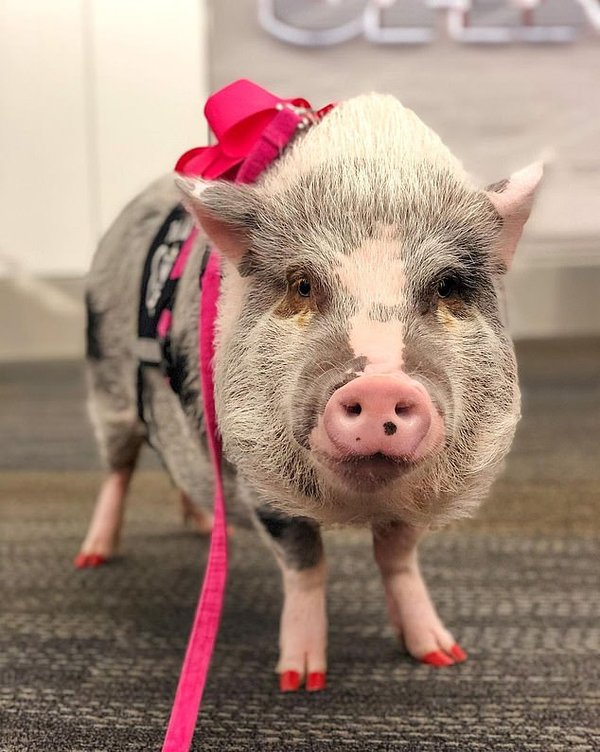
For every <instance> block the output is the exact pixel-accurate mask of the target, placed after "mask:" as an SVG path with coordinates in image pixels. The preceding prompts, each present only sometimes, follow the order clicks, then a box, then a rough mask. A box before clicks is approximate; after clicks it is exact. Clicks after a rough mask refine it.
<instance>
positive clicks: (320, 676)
mask: <svg viewBox="0 0 600 752" xmlns="http://www.w3.org/2000/svg"><path fill="white" fill-rule="evenodd" d="M326 686H327V674H326V673H325V672H324V671H313V672H312V673H310V674H309V675H308V676H307V677H306V691H307V692H320V691H321V690H322V689H325V687H326Z"/></svg>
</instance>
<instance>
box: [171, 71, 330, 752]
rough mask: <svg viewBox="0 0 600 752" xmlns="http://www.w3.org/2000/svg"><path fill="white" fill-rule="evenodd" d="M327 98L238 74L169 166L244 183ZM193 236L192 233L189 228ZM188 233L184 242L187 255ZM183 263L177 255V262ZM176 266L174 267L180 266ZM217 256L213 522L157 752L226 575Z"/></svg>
mask: <svg viewBox="0 0 600 752" xmlns="http://www.w3.org/2000/svg"><path fill="white" fill-rule="evenodd" d="M331 107H332V105H328V106H327V107H325V108H323V109H322V110H319V111H318V112H316V113H313V112H312V111H311V110H310V105H309V104H308V102H307V101H306V100H305V99H300V98H296V99H280V98H278V97H276V96H274V95H273V94H271V93H269V92H268V91H266V90H265V89H262V88H261V87H260V86H257V85H256V84H253V83H252V82H251V81H246V80H240V81H235V82H234V83H232V84H230V85H229V86H226V87H225V88H224V89H221V90H220V91H218V92H216V93H215V94H213V95H212V96H211V97H210V98H209V99H208V101H207V102H206V107H205V108H204V113H205V115H206V119H207V120H208V122H209V124H210V126H211V128H212V130H213V132H214V133H215V135H216V136H217V138H218V142H217V143H216V144H215V145H213V146H205V147H200V148H197V149H191V150H190V151H188V152H186V153H185V154H184V155H183V156H182V157H180V159H179V160H178V162H177V165H176V167H175V169H176V171H177V172H179V173H182V174H184V175H188V176H190V175H191V176H201V177H203V178H204V179H207V180H214V179H215V178H223V179H227V180H234V181H235V182H236V183H252V182H254V181H255V180H256V179H257V178H258V176H259V175H260V174H261V173H262V171H263V170H264V169H265V168H266V167H268V165H269V164H271V162H273V160H275V159H277V157H278V156H279V155H280V154H281V152H282V150H283V148H284V147H285V146H286V145H287V144H288V143H289V141H290V140H291V139H292V138H293V136H294V133H295V132H296V130H297V128H298V127H299V126H300V125H302V124H305V125H307V124H309V123H310V122H315V121H316V120H318V119H320V118H321V117H322V116H323V115H324V114H325V113H326V112H328V111H329V110H330V109H331ZM192 237H193V239H195V233H193V235H192ZM192 237H190V238H188V241H186V243H185V245H184V248H186V249H187V252H186V254H185V256H186V258H187V255H188V254H189V250H190V247H191V243H192V242H193V240H192ZM183 263H185V259H183V261H182V264H183ZM180 271H181V270H179V273H180ZM219 287H220V270H219V256H218V254H217V253H211V255H210V258H209V260H208V264H207V267H206V270H205V272H204V276H203V278H202V296H201V301H200V312H199V326H198V336H199V343H198V352H199V358H200V379H201V384H202V400H203V406H204V421H205V425H206V433H207V439H208V446H209V451H210V455H211V459H212V463H213V467H214V476H215V493H214V522H213V529H212V535H211V540H210V549H209V553H208V562H207V565H206V570H205V573H204V582H203V583H202V590H201V593H200V599H199V601H198V606H197V608H196V613H195V615H194V621H193V624H192V629H191V632H190V637H189V640H188V645H187V649H186V653H185V658H184V661H183V665H182V668H181V674H180V676H179V683H178V685H177V691H176V694H175V700H174V702H173V708H172V710H171V717H170V719H169V725H168V727H167V733H166V736H165V740H164V743H163V747H162V752H188V750H189V749H190V746H191V743H192V738H193V736H194V729H195V726H196V719H197V717H198V711H199V709H200V703H201V701H202V694H203V692H204V687H205V685H206V679H207V677H208V670H209V666H210V660H211V658H212V654H213V650H214V646H215V642H216V639H217V634H218V631H219V622H220V619H221V611H222V608H223V599H224V594H225V583H226V580H227V526H226V513H225V498H224V495H223V480H222V475H221V439H220V436H219V432H218V426H217V418H216V412H215V402H214V383H213V359H214V354H215V351H214V334H215V321H216V317H217V303H218V298H219Z"/></svg>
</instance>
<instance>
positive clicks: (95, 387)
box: [77, 94, 542, 691]
mask: <svg viewBox="0 0 600 752" xmlns="http://www.w3.org/2000/svg"><path fill="white" fill-rule="evenodd" d="M541 174H542V167H541V165H540V164H533V165H531V166H529V167H527V168H525V169H523V170H521V171H519V172H517V173H515V174H513V175H512V176H511V177H510V178H508V179H504V180H502V181H501V182H498V183H496V184H494V185H492V186H489V187H488V188H487V189H485V190H483V189H479V188H477V187H476V186H474V185H473V183H472V181H471V180H470V179H469V177H468V176H467V174H466V173H465V171H464V169H463V168H462V166H461V164H460V162H459V161H458V160H457V159H456V158H455V157H454V156H453V155H452V154H451V153H450V152H449V150H448V149H447V148H446V147H445V146H444V144H443V143H442V142H441V141H440V139H439V137H438V136H437V135H436V134H435V133H434V132H433V131H431V130H430V129H429V128H428V127H427V126H426V125H424V124H423V123H422V122H421V121H420V120H419V119H418V118H417V117H416V115H415V114H413V112H411V111H410V110H408V109H406V108H405V107H403V106H402V105H401V104H400V103H399V102H398V101H397V100H396V99H395V98H393V97H391V96H386V95H379V94H369V95H363V96H358V97H356V98H353V99H349V100H347V101H345V102H342V103H341V104H339V105H338V106H337V107H336V108H335V109H334V110H333V111H332V112H330V113H329V114H328V115H327V116H326V117H324V118H323V120H322V121H321V122H319V123H318V124H316V125H313V126H312V127H310V128H309V129H307V130H306V131H299V132H298V135H297V136H296V138H295V139H294V141H293V143H292V144H291V145H290V146H288V147H287V149H286V150H285V151H284V153H283V154H282V155H281V157H280V158H279V159H278V160H276V161H275V162H274V163H273V164H272V165H271V166H270V167H269V169H268V170H266V171H265V173H263V175H262V176H261V178H260V179H259V181H258V182H257V183H256V184H254V185H236V184H233V183H229V182H225V181H216V182H210V183H208V182H205V181H202V180H200V179H198V180H196V179H193V180H188V179H177V182H178V188H176V187H175V186H174V181H173V179H172V178H166V179H163V180H160V181H159V182H157V183H156V184H154V185H153V186H151V187H150V188H149V189H148V190H147V191H146V192H145V193H143V194H142V195H141V196H140V197H138V198H137V199H136V200H135V201H133V203H131V204H130V205H129V206H128V207H127V208H126V209H125V211H124V212H123V214H122V215H121V216H120V217H119V218H118V220H117V221H116V223H115V225H114V226H113V227H112V229H111V230H110V231H109V232H108V234H107V236H106V237H105V239H104V240H103V242H102V244H101V246H100V249H99V251H98V253H97V255H96V257H95V260H94V262H93V267H92V270H91V274H90V278H89V286H88V305H89V330H88V335H89V347H88V366H89V381H90V387H91V407H92V413H93V416H94V420H95V425H96V429H97V434H98V438H99V442H100V446H101V447H102V450H103V452H104V455H105V457H106V460H107V462H108V466H109V469H110V473H109V475H108V477H107V478H106V480H105V482H104V485H103V487H102V489H101V492H100V495H99V499H98V502H97V506H96V511H95V514H94V518H93V520H92V524H91V527H90V530H89V533H88V535H87V537H86V539H85V541H84V543H83V546H82V549H81V553H80V555H79V557H78V559H77V562H78V564H79V565H80V566H90V565H94V564H98V563H101V562H102V561H104V560H105V559H107V558H109V557H110V556H111V555H112V554H113V553H114V550H115V547H116V544H117V540H118V537H119V529H120V525H121V518H122V509H123V503H124V498H125V492H126V489H127V485H128V482H129V479H130V477H131V474H132V471H133V468H134V464H135V459H136V456H137V452H138V449H139V446H140V444H141V443H142V441H143V440H145V439H147V440H148V441H149V442H150V443H151V444H152V445H153V446H154V447H155V448H156V449H157V450H158V452H159V453H160V455H161V456H162V458H163V460H164V464H165V465H166V467H167V468H168V470H169V471H170V473H171V475H172V477H173V479H174V482H175V483H176V484H177V485H178V486H179V488H180V489H181V490H182V492H183V496H184V499H185V506H186V509H187V511H188V513H190V514H192V515H193V516H194V517H195V518H196V521H197V523H198V525H199V527H200V528H201V529H207V528H209V527H210V522H211V520H210V513H209V512H207V511H205V502H206V501H207V500H208V499H209V498H210V496H211V492H212V481H211V473H212V471H211V468H210V465H209V462H208V459H207V454H206V451H205V445H206V441H205V437H204V435H203V431H204V424H203V419H202V408H201V404H202V402H201V399H200V384H199V375H198V345H197V342H198V305H199V303H198V278H199V274H200V266H201V263H202V258H203V254H204V249H205V247H206V245H207V243H209V242H210V244H212V245H213V246H215V247H216V248H218V249H219V251H220V253H221V255H222V259H223V264H222V271H223V279H222V287H221V298H220V304H219V314H218V321H217V342H216V358H215V364H214V379H215V388H216V408H217V416H218V424H219V429H220V432H221V435H222V439H223V444H224V451H225V456H226V459H227V462H226V466H225V474H226V481H227V496H228V500H229V501H230V502H231V501H232V500H235V499H236V498H237V499H241V500H242V501H243V502H245V503H246V504H247V505H249V507H250V508H251V510H252V513H253V515H254V516H255V519H256V521H257V525H259V527H260V528H261V529H262V531H263V532H264V537H265V538H266V539H267V540H269V541H270V544H271V547H272V549H273V551H274V553H275V556H276V557H277V561H278V563H279V566H280V568H281V572H282V575H283V588H284V606H283V613H282V617H281V624H280V656H279V663H278V668H277V670H278V672H279V675H280V686H281V689H282V690H283V691H291V690H296V689H298V688H299V687H300V686H301V684H302V683H303V682H304V683H305V686H306V688H307V689H308V690H318V689H321V688H323V687H324V686H325V674H326V665H327V658H326V643H327V618H326V599H325V581H326V566H325V560H324V554H323V545H322V541H321V533H320V529H321V526H322V525H330V524H340V523H342V524H346V525H363V526H364V525H366V526H370V527H371V529H372V532H373V544H374V552H375V559H376V562H377V564H378V566H379V569H380V571H381V576H382V580H383V587H384V590H385V595H386V598H387V603H388V607H389V613H390V617H391V620H392V622H393V625H394V627H395V629H396V630H397V632H398V634H399V636H400V637H401V638H402V640H403V641H404V644H405V646H406V649H407V650H408V652H409V653H410V654H411V655H412V656H414V658H416V659H417V660H420V661H424V662H425V663H429V664H432V665H434V666H450V665H452V664H454V663H457V662H460V661H463V660H465V658H466V653H465V652H464V650H463V649H462V648H461V647H460V646H459V645H458V644H457V643H456V641H455V639H454V637H453V636H452V634H450V632H449V631H448V630H447V629H446V628H445V626H444V624H443V623H442V621H441V619H440V617H439V616H438V614H437V612H436V609H435V607H434V605H433V603H432V601H431V599H430V597H429V595H428V591H427V587H426V585H425V582H424V581H423V578H422V575H421V573H420V570H419V564H418V560H417V546H418V543H419V540H420V539H421V538H422V537H423V536H424V535H425V534H426V533H427V531H428V530H429V529H431V528H436V527H439V526H440V525H443V524H444V523H447V522H448V521H450V520H453V519H456V518H459V517H463V516H466V515H469V514H471V513H472V512H473V510H475V508H476V507H477V505H478V504H479V502H480V501H481V499H482V497H484V496H485V494H486V493H487V492H488V490H489V488H490V485H491V483H492V481H493V480H494V477H495V476H496V475H497V473H498V471H499V469H500V466H501V464H502V460H503V458H504V456H505V455H506V453H507V451H508V449H509V447H510V445H511V441H512V438H513V434H514V431H515V426H516V423H517V421H518V419H519V388H518V384H517V372H516V365H515V357H514V352H513V346H512V343H511V340H510V338H509V335H508V333H507V329H506V323H505V318H504V312H503V284H504V275H505V273H506V272H507V270H508V269H509V267H510V265H511V261H512V258H513V254H514V251H515V247H516V245H517V242H518V240H519V237H520V235H521V233H522V230H523V226H524V224H525V222H526V220H527V218H528V216H529V213H530V210H531V206H532V202H533V198H534V193H535V191H536V188H537V186H538V183H539V181H540V178H541ZM179 191H181V192H182V193H183V194H184V201H185V203H186V205H187V207H188V209H189V212H190V213H191V215H193V217H194V219H195V221H196V222H197V223H198V225H199V227H200V228H201V229H202V231H203V235H201V236H200V238H201V239H200V240H198V242H197V244H196V247H195V249H194V251H193V253H192V256H191V258H190V261H189V263H188V265H187V268H186V271H185V273H184V276H183V279H182V281H181V283H180V287H179V290H178V294H177V299H176V302H175V306H174V312H173V331H172V362H173V363H174V372H175V374H176V380H177V383H178V392H179V402H178V401H177V400H178V398H176V397H175V395H174V394H173V393H172V392H171V391H170V389H169V387H168V386H167V384H166V382H165V380H164V378H163V376H162V375H161V373H160V371H159V370H158V369H156V368H152V367H144V366H141V367H140V365H139V357H138V353H137V352H136V321H137V314H138V307H139V287H140V277H141V273H142V272H141V269H142V266H143V264H144V259H145V256H146V251H147V248H148V245H149V243H150V242H151V239H152V237H153V236H154V234H155V233H156V231H157V228H158V227H159V226H160V224H161V222H162V221H163V220H164V217H165V216H166V214H167V213H168V211H169V210H170V209H171V208H172V207H173V205H175V204H176V203H177V202H178V201H179V200H181V193H180V192H179ZM138 403H139V405H138ZM140 406H141V408H140V409H138V407H140ZM140 416H141V417H140ZM142 418H143V419H142Z"/></svg>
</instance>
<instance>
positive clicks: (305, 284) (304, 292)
mask: <svg viewBox="0 0 600 752" xmlns="http://www.w3.org/2000/svg"><path fill="white" fill-rule="evenodd" d="M296 289H297V290H298V295H300V297H302V298H309V297H310V282H309V281H308V280H307V279H301V280H299V281H298V283H297V286H296Z"/></svg>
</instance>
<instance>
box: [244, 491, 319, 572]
mask: <svg viewBox="0 0 600 752" xmlns="http://www.w3.org/2000/svg"><path fill="white" fill-rule="evenodd" d="M256 515H257V517H258V519H259V520H260V522H261V524H262V525H263V527H264V528H265V530H266V531H267V533H269V535H270V536H271V537H272V538H273V540H274V541H275V543H276V544H277V545H278V546H279V547H280V548H281V551H282V553H283V557H284V560H285V563H286V564H287V565H288V566H289V567H291V568H292V569H296V570H302V569H310V568H312V567H315V566H316V565H317V564H318V563H319V561H321V559H322V557H323V543H322V541H321V533H320V530H319V525H318V524H317V523H316V522H314V521H313V520H310V519H308V518H307V517H289V516H288V515H287V514H283V513H282V512H277V511H276V510H274V509H272V508H271V507H269V506H262V507H259V508H258V509H257V510H256Z"/></svg>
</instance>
